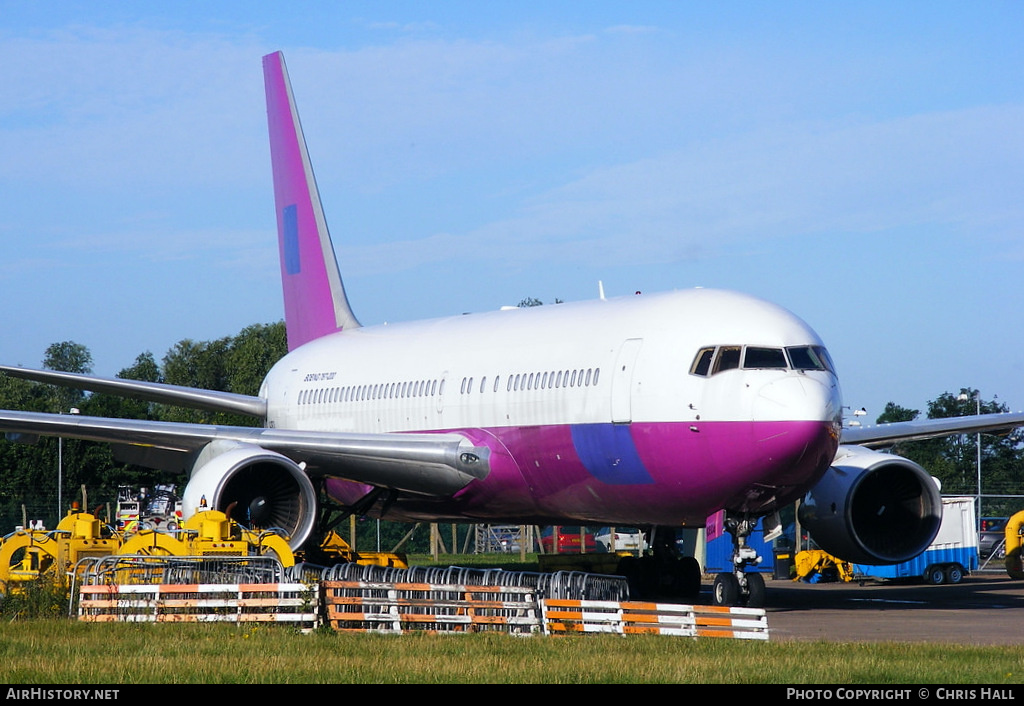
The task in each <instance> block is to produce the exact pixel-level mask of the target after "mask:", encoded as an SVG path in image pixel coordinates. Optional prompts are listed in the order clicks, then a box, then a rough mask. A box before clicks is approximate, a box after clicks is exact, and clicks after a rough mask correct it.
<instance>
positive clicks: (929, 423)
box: [840, 412, 1024, 448]
mask: <svg viewBox="0 0 1024 706" xmlns="http://www.w3.org/2000/svg"><path fill="white" fill-rule="evenodd" d="M1020 426H1024V412H1005V413H1000V414H977V415H974V416H970V417H946V418H943V419H921V420H914V421H911V422H892V423H891V424H878V425H877V426H871V427H844V428H843V433H842V437H841V439H840V441H841V442H842V443H843V444H857V445H859V446H866V447H868V448H878V447H884V446H892V445H893V444H894V443H896V442H897V441H916V440H919V439H931V438H935V437H939V436H949V435H951V434H973V433H977V432H981V433H995V434H999V433H1008V432H1010V431H1013V430H1014V429H1015V428H1017V427H1020Z"/></svg>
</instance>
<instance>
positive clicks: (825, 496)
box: [800, 446, 942, 564]
mask: <svg viewBox="0 0 1024 706" xmlns="http://www.w3.org/2000/svg"><path fill="white" fill-rule="evenodd" d="M800 522H801V523H802V524H803V525H804V526H805V527H806V528H807V529H808V530H809V531H810V533H811V535H812V536H813V537H814V541H815V542H817V544H818V546H820V547H821V548H822V549H824V550H825V551H826V552H828V553H829V554H832V555H833V556H835V557H837V558H839V559H844V560H846V561H849V562H853V563H855V564H898V563H900V562H903V561H907V560H909V559H912V558H914V557H915V556H917V555H919V554H920V553H921V552H923V551H924V550H925V549H927V548H928V546H929V545H930V544H931V543H932V540H933V539H935V535H936V534H937V533H938V531H939V524H940V523H941V522H942V498H941V496H940V495H939V488H938V484H937V482H936V480H935V479H934V478H932V476H931V475H930V474H929V473H928V472H927V471H925V470H924V469H923V468H921V466H919V465H917V464H916V463H914V462H913V461H910V460H909V459H906V458H903V457H901V456H895V455H893V454H887V453H881V452H879V451H872V450H870V449H865V448H863V447H860V446H841V447H840V448H839V451H838V453H836V460H835V462H834V464H833V465H832V467H831V468H829V469H828V470H827V471H826V472H825V475H824V476H823V477H822V479H821V480H820V481H819V482H818V484H817V485H815V486H814V488H812V489H811V491H810V492H809V493H807V496H806V497H805V498H804V501H803V503H801V505H800Z"/></svg>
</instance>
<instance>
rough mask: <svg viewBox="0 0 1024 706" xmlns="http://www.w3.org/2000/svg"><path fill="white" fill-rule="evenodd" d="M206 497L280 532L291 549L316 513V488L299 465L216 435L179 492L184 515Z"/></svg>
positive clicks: (237, 516) (250, 522)
mask: <svg viewBox="0 0 1024 706" xmlns="http://www.w3.org/2000/svg"><path fill="white" fill-rule="evenodd" d="M204 499H205V501H206V507H208V508H210V509H213V510H220V511H221V512H225V513H228V512H230V514H231V517H232V519H234V520H236V521H238V522H239V523H240V524H242V525H244V526H246V527H249V528H251V529H275V530H278V531H280V532H282V533H283V534H285V535H287V536H288V545H289V547H291V549H293V550H295V549H298V548H299V547H300V546H302V544H303V542H305V541H306V539H307V538H308V537H309V535H310V533H311V532H312V531H313V523H314V521H315V519H316V490H315V489H314V488H313V483H312V482H311V481H310V480H309V477H308V476H307V475H306V473H305V472H304V471H303V469H302V467H300V466H299V465H298V464H297V463H295V462H294V461H292V460H291V459H289V458H287V457H286V456H282V455H281V454H279V453H276V452H274V451H267V450H266V449H263V448H261V447H259V446H255V445H253V444H240V443H234V442H224V441H214V442H212V443H210V444H208V445H207V446H206V447H205V448H204V449H203V450H202V452H201V453H200V454H199V457H198V459H197V460H196V463H195V465H194V466H193V469H192V478H191V479H190V480H189V482H188V485H187V486H185V492H184V496H183V498H182V505H183V508H184V514H185V517H186V519H187V518H188V517H190V516H191V515H192V514H194V513H195V512H196V511H197V510H198V509H199V508H200V506H201V505H202V504H203V500H204Z"/></svg>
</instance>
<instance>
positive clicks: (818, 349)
mask: <svg viewBox="0 0 1024 706" xmlns="http://www.w3.org/2000/svg"><path fill="white" fill-rule="evenodd" d="M741 361H742V367H743V368H744V369H747V370H825V371H828V372H831V373H835V365H833V363H832V359H831V358H830V357H829V355H828V351H827V350H825V348H824V347H823V346H790V347H789V348H786V349H782V348H770V347H767V346H706V347H704V348H701V349H700V350H699V351H697V355H696V356H695V357H694V359H693V363H692V364H691V365H690V374H691V375H700V376H701V377H707V376H709V375H715V374H717V373H720V372H722V371H723V370H735V369H736V368H739V367H741Z"/></svg>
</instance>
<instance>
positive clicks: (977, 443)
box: [957, 390, 981, 536]
mask: <svg viewBox="0 0 1024 706" xmlns="http://www.w3.org/2000/svg"><path fill="white" fill-rule="evenodd" d="M957 399H958V400H960V401H961V402H966V401H967V400H969V399H971V398H970V396H968V395H967V393H965V392H962V393H960V396H959V397H958V398H957ZM974 404H975V407H974V413H975V414H977V415H978V416H981V391H980V390H975V391H974ZM974 445H975V447H976V449H977V454H978V456H977V462H976V464H975V468H976V469H977V473H978V477H977V488H978V500H977V503H978V505H977V507H978V516H977V517H976V518H974V519H975V520H977V522H978V534H979V536H980V534H981V432H980V431H979V432H978V433H977V434H975V435H974Z"/></svg>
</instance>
